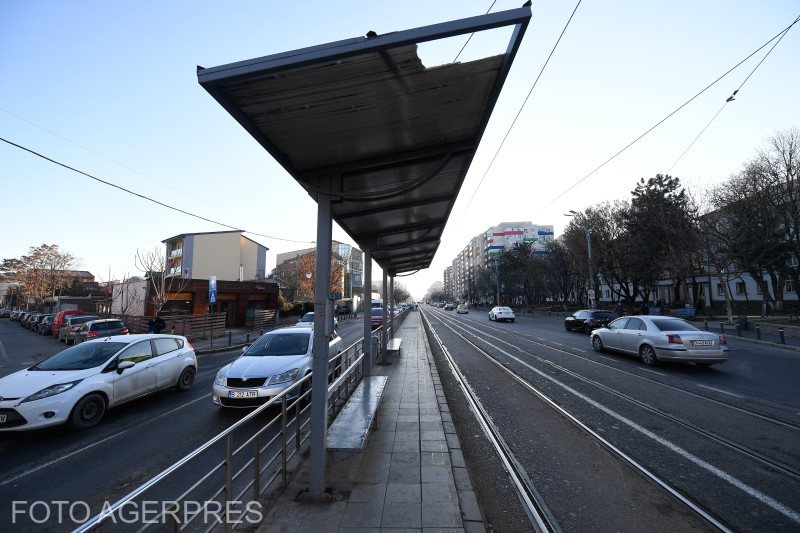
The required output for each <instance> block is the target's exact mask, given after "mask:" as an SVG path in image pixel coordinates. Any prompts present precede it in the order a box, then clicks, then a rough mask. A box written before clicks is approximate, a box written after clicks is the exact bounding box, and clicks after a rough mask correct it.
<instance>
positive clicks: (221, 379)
mask: <svg viewBox="0 0 800 533" xmlns="http://www.w3.org/2000/svg"><path fill="white" fill-rule="evenodd" d="M227 380H228V375H227V374H226V373H225V372H223V371H222V370H220V371H219V372H217V377H215V378H214V385H219V386H220V387H224V386H225V385H227Z"/></svg>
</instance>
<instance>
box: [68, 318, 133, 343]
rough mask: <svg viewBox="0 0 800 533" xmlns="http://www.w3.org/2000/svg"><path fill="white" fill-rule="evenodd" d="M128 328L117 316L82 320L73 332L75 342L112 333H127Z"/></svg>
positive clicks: (107, 335)
mask: <svg viewBox="0 0 800 533" xmlns="http://www.w3.org/2000/svg"><path fill="white" fill-rule="evenodd" d="M127 334H128V328H126V327H125V324H123V323H122V320H119V319H118V318H105V319H100V320H90V321H88V322H84V323H83V324H81V326H80V327H79V328H78V331H76V332H75V341H74V343H75V344H78V343H80V342H86V341H90V340H94V339H99V338H101V337H110V336H112V335H127Z"/></svg>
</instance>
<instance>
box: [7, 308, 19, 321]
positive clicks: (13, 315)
mask: <svg viewBox="0 0 800 533" xmlns="http://www.w3.org/2000/svg"><path fill="white" fill-rule="evenodd" d="M21 314H22V311H21V310H20V309H16V310H14V311H11V316H9V317H8V318H10V319H11V320H13V321H15V322H16V321H17V320H19V317H20V315H21Z"/></svg>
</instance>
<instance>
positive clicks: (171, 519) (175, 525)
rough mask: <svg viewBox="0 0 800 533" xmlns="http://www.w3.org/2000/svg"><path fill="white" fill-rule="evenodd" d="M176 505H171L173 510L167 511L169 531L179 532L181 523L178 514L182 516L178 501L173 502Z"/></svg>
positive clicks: (170, 532) (172, 532)
mask: <svg viewBox="0 0 800 533" xmlns="http://www.w3.org/2000/svg"><path fill="white" fill-rule="evenodd" d="M173 503H174V504H175V505H172V506H170V507H171V512H169V513H167V531H168V532H169V533H179V532H180V530H181V524H180V522H178V518H177V517H176V515H178V516H180V514H179V513H180V510H181V509H180V505H179V504H178V502H173Z"/></svg>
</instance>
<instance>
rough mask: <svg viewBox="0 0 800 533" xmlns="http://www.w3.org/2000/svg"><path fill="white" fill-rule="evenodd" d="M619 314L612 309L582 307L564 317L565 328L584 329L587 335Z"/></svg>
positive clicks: (568, 329) (572, 329)
mask: <svg viewBox="0 0 800 533" xmlns="http://www.w3.org/2000/svg"><path fill="white" fill-rule="evenodd" d="M616 318H617V316H616V315H615V314H614V313H612V312H610V311H601V310H600V309H582V310H580V311H575V312H574V313H573V314H571V315H570V316H568V317H567V318H565V319H564V328H565V329H566V330H567V331H582V332H584V333H586V334H587V335H588V334H590V333H591V332H592V331H594V330H596V329H597V328H602V327H603V326H605V325H606V324H609V323H610V322H611V321H612V320H614V319H616Z"/></svg>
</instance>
